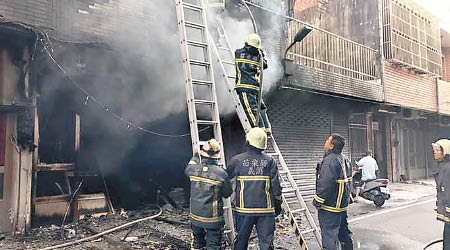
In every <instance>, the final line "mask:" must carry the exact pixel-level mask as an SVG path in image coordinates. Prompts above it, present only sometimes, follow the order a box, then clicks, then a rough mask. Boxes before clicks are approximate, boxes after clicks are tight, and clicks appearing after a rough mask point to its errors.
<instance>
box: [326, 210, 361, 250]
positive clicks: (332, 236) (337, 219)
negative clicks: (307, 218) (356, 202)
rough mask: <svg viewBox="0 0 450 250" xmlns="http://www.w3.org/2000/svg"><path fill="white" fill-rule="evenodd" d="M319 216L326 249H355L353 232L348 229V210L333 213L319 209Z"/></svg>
mask: <svg viewBox="0 0 450 250" xmlns="http://www.w3.org/2000/svg"><path fill="white" fill-rule="evenodd" d="M318 217H319V225H320V229H321V234H322V248H323V249H324V250H353V240H352V232H351V231H350V230H349V229H348V223H347V212H340V213H332V212H328V211H325V210H323V209H319V212H318Z"/></svg>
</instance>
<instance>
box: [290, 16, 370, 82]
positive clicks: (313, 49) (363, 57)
mask: <svg viewBox="0 0 450 250" xmlns="http://www.w3.org/2000/svg"><path fill="white" fill-rule="evenodd" d="M291 20H292V21H291V22H290V25H289V28H288V29H289V35H288V41H292V40H293V38H294V36H295V34H296V33H297V31H298V30H300V29H301V28H303V27H305V26H306V27H308V26H309V25H308V24H307V23H304V22H302V21H300V20H297V19H293V18H292V19H291ZM377 53H378V51H377V50H374V49H372V48H370V47H367V46H364V45H362V44H359V43H356V42H353V41H351V40H348V39H346V38H343V37H340V36H338V35H336V34H333V33H331V32H328V31H326V30H323V29H320V28H313V30H312V32H311V33H310V34H309V35H308V36H307V37H306V38H305V39H304V40H303V41H301V42H300V43H297V44H296V45H295V46H294V47H293V48H292V49H291V50H290V51H289V53H288V55H287V57H288V58H289V59H292V60H294V62H295V63H297V64H302V65H306V66H309V67H312V68H315V69H320V70H326V71H330V72H333V73H336V74H339V75H343V76H347V77H351V78H355V79H359V80H364V81H370V80H375V79H377Z"/></svg>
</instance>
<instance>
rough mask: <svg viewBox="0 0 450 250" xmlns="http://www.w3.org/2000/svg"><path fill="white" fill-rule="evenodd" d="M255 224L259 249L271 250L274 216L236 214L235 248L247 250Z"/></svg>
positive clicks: (236, 249)
mask: <svg viewBox="0 0 450 250" xmlns="http://www.w3.org/2000/svg"><path fill="white" fill-rule="evenodd" d="M253 226H256V231H257V233H258V241H259V249H260V250H273V249H274V247H273V239H274V233H275V216H240V215H238V216H237V221H236V227H237V231H238V235H237V237H236V242H235V244H234V249H235V250H247V247H248V240H249V238H250V234H251V233H252V230H253Z"/></svg>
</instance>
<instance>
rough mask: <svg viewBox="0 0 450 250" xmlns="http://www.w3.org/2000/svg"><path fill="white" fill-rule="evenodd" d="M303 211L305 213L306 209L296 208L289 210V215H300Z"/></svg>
mask: <svg viewBox="0 0 450 250" xmlns="http://www.w3.org/2000/svg"><path fill="white" fill-rule="evenodd" d="M304 211H306V208H298V209H294V210H291V213H300V212H304Z"/></svg>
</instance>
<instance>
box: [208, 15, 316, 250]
mask: <svg viewBox="0 0 450 250" xmlns="http://www.w3.org/2000/svg"><path fill="white" fill-rule="evenodd" d="M218 24H219V25H218V32H219V37H220V39H219V41H217V44H216V41H213V40H212V39H211V44H212V45H213V48H214V51H215V53H216V55H217V60H218V62H219V65H220V68H221V70H222V79H223V80H224V81H225V84H226V86H227V89H228V91H229V92H230V93H231V94H232V96H233V102H234V105H235V108H236V112H237V114H238V116H239V120H240V121H241V124H242V126H243V128H244V130H245V132H248V131H249V130H250V129H251V125H250V123H249V121H248V119H247V116H246V115H245V112H244V109H243V107H242V105H241V103H240V101H239V97H238V95H237V94H236V92H235V91H234V84H235V79H236V77H235V76H234V75H233V71H234V68H233V67H234V65H235V64H234V54H233V51H232V49H231V45H230V42H229V40H228V37H227V35H226V32H225V28H224V26H223V23H222V22H221V20H220V19H219V20H218ZM269 142H270V143H271V146H272V148H273V151H274V153H272V154H271V155H272V156H273V157H275V159H277V160H278V163H279V166H281V168H279V173H280V179H281V185H282V187H283V195H282V199H283V205H284V207H285V209H286V211H287V213H288V219H289V222H290V224H291V226H292V228H293V230H294V231H295V234H296V236H297V239H298V241H299V243H300V246H301V249H302V250H306V249H312V248H313V247H312V246H316V247H319V248H320V246H321V242H322V239H321V235H320V231H319V229H318V228H317V226H316V224H315V222H314V219H313V217H312V216H311V213H310V212H309V209H308V207H307V206H306V203H305V201H304V200H303V197H302V195H301V194H300V191H299V189H298V187H297V184H296V183H295V180H294V178H293V177H292V175H291V173H290V171H289V169H288V167H287V165H286V162H285V161H284V158H283V156H282V155H281V151H280V149H279V148H278V145H277V143H276V141H275V139H274V137H273V136H272V138H271V139H270V141H269ZM301 218H306V221H307V225H305V224H306V223H303V224H301V223H300V221H301Z"/></svg>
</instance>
